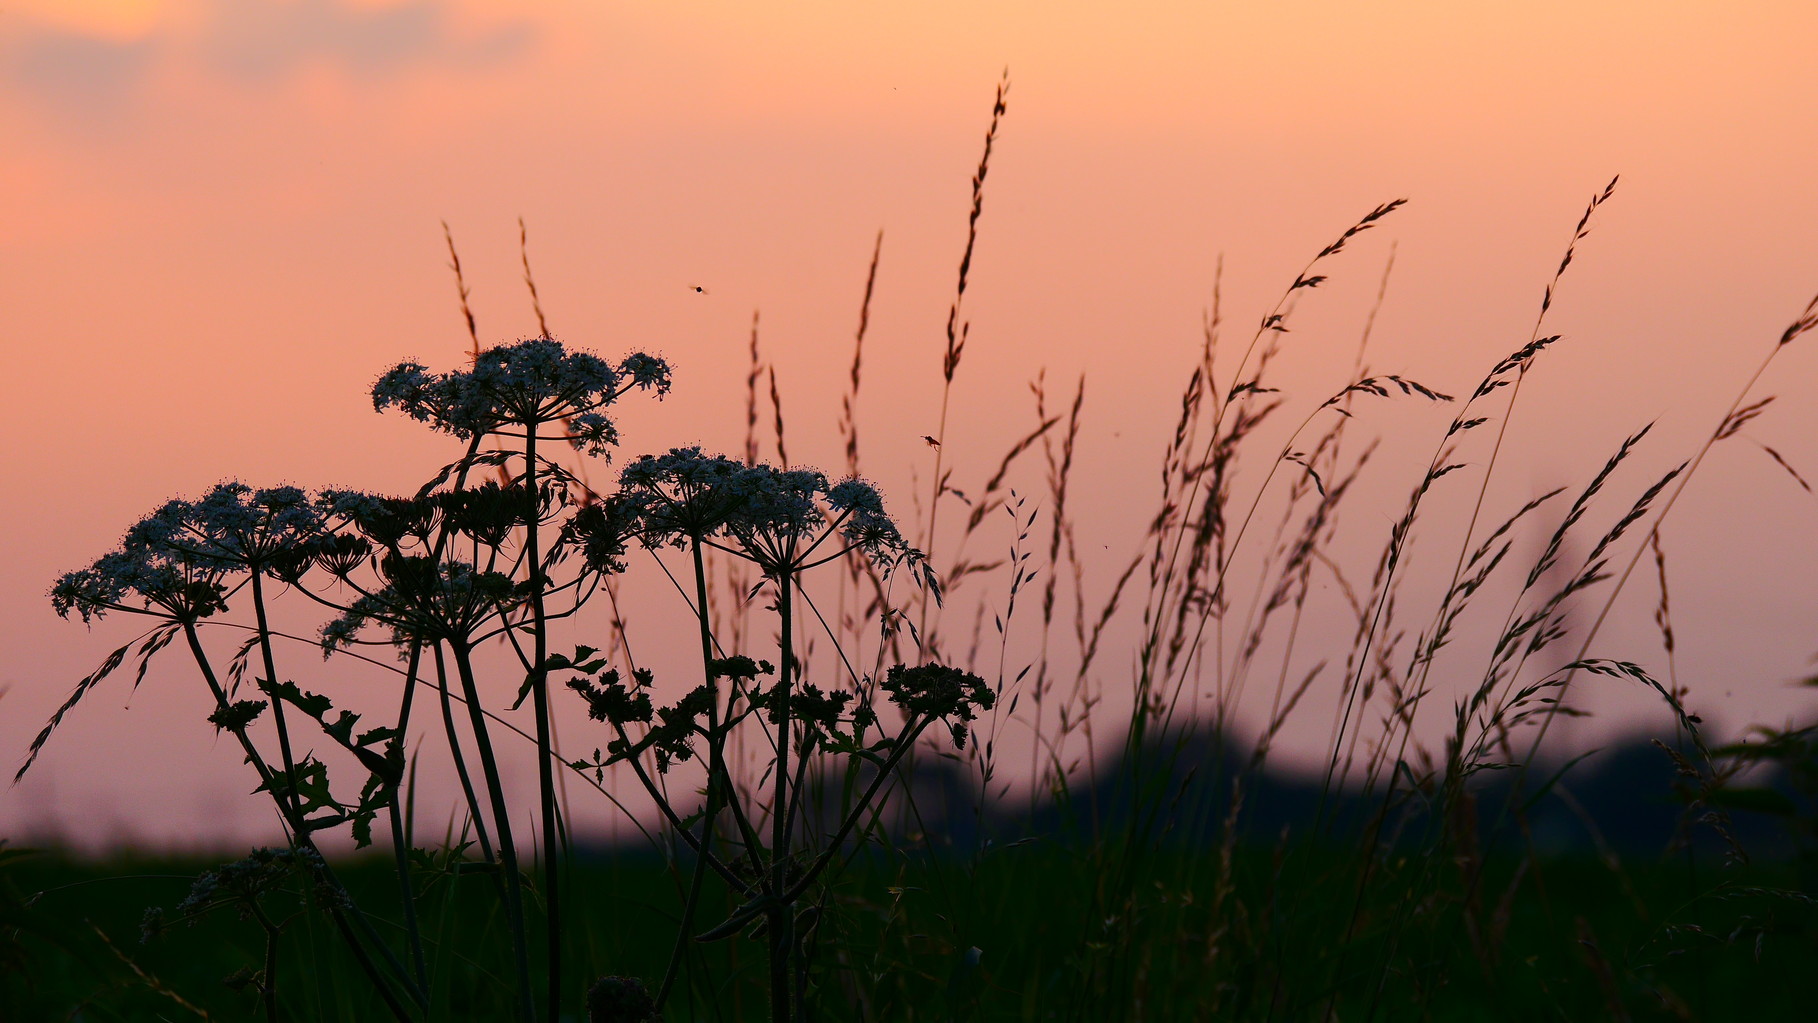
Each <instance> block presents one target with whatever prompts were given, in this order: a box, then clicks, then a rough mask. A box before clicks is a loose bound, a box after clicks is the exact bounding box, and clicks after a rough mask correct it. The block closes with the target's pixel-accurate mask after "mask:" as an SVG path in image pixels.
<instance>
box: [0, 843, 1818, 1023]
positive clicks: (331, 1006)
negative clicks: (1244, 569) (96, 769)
mask: <svg viewBox="0 0 1818 1023" xmlns="http://www.w3.org/2000/svg"><path fill="white" fill-rule="evenodd" d="M8 864H9V866H8V869H7V871H6V874H5V885H6V891H7V903H6V907H5V909H6V914H7V915H6V918H5V919H6V929H5V930H0V939H3V940H4V944H0V952H3V953H4V955H5V957H6V967H7V969H6V972H5V974H4V980H0V1007H4V1008H5V1010H6V1014H5V1017H4V1018H5V1019H8V1020H20V1021H26V1020H62V1019H68V1020H159V1019H169V1020H180V1019H200V1018H204V1017H206V1018H210V1019H220V1020H237V1019H250V1018H254V1017H256V1016H257V1015H258V1014H259V1012H260V1005H259V998H258V996H257V994H256V993H255V992H254V991H253V990H252V989H251V987H250V986H248V985H246V984H245V983H243V982H242V983H240V984H238V986H236V984H235V978H244V977H246V976H247V975H248V974H250V973H251V972H252V971H254V970H257V969H260V968H261V967H262V965H263V963H262V956H263V954H264V953H263V944H264V943H263V938H262V933H261V931H260V928H259V927H258V926H257V925H256V924H255V923H254V922H252V921H248V920H241V919H237V918H236V914H234V913H232V912H226V911H224V912H219V913H216V914H213V915H212V916H210V917H209V918H207V919H205V920H203V921H202V922H201V923H199V924H197V925H195V926H194V927H189V926H185V925H177V928H176V930H175V931H174V932H173V933H168V934H166V935H164V936H163V937H162V938H158V939H155V940H153V941H151V942H149V943H142V942H141V934H140V931H141V921H142V918H143V916H144V913H145V910H146V909H147V908H148V907H153V906H157V907H163V908H165V909H167V910H168V909H169V908H171V907H173V906H175V905H176V904H177V903H178V902H179V901H180V900H181V899H182V898H183V897H184V896H185V895H186V893H187V892H188V891H189V888H190V885H191V883H192V881H193V880H194V877H195V875H196V874H197V873H199V872H200V871H201V870H202V869H205V868H206V867H207V866H209V865H208V864H202V863H196V862H179V861H162V860H136V859H117V860H112V861H105V862H83V861H73V860H67V859H61V858H58V857H55V856H53V855H49V854H40V855H31V856H15V857H14V858H12V859H11V860H9V861H8ZM1132 871H1137V872H1140V873H1141V874H1142V876H1143V878H1144V883H1141V884H1134V885H1129V886H1127V887H1125V886H1124V885H1122V884H1121V883H1120V876H1121V875H1125V874H1128V873H1129V872H1132ZM1529 872H1530V875H1531V876H1528V877H1526V878H1524V881H1523V884H1522V886H1521V888H1520V890H1519V892H1518V894H1517V895H1516V897H1515V898H1513V899H1512V900H1508V901H1507V902H1506V904H1501V897H1502V894H1503V893H1504V892H1505V891H1506V890H1507V889H1508V879H1509V876H1510V865H1509V864H1507V863H1502V862H1495V863H1491V864H1490V865H1488V867H1487V869H1486V870H1485V871H1484V875H1483V879H1482V881H1481V884H1480V889H1479V891H1480V896H1479V899H1478V904H1477V905H1473V904H1472V899H1471V898H1470V897H1469V896H1468V895H1467V894H1466V892H1465V889H1464V887H1463V885H1462V884H1461V880H1460V878H1461V875H1460V873H1459V872H1458V871H1457V870H1456V869H1453V866H1452V865H1445V866H1442V867H1440V868H1439V869H1438V870H1437V872H1435V870H1434V865H1433V864H1431V863H1430V862H1429V861H1427V860H1425V859H1422V858H1418V857H1415V858H1406V857H1400V856H1390V857H1389V858H1387V859H1385V860H1382V861H1380V862H1378V863H1376V864H1374V865H1373V867H1372V869H1371V876H1370V877H1369V878H1368V879H1367V880H1366V879H1365V878H1364V876H1363V871H1362V869H1361V865H1360V864H1358V863H1356V862H1355V861H1354V860H1353V858H1352V849H1351V847H1336V848H1332V849H1329V850H1323V851H1314V850H1312V849H1311V848H1310V847H1309V845H1308V844H1306V843H1291V844H1288V845H1283V846H1280V847H1279V849H1270V848H1265V847H1256V846H1249V845H1245V846H1241V847H1239V848H1237V849H1235V850H1234V851H1233V859H1232V864H1231V867H1230V870H1229V874H1228V880H1227V878H1226V876H1225V872H1224V869H1223V868H1222V867H1221V857H1220V855H1219V852H1218V851H1217V850H1211V851H1208V852H1205V853H1203V854H1195V855H1187V854H1183V853H1181V852H1167V853H1160V852H1144V853H1137V854H1134V855H1132V854H1131V852H1129V851H1128V850H1117V849H1113V848H1099V849H1096V850H1089V849H1086V848H1083V847H1072V848H1067V847H1060V846H1057V845H1055V844H1051V843H1045V842H1033V843H1029V844H1025V845H1022V846H1018V847H1014V848H994V849H989V850H986V851H985V852H984V853H983V854H982V855H981V856H978V857H973V858H968V857H964V856H961V855H958V854H955V853H944V854H940V855H934V856H930V855H928V854H927V853H925V852H922V853H917V852H912V851H901V852H898V853H895V854H890V855H885V854H879V855H877V856H874V857H872V858H869V859H865V860H860V861H858V862H857V863H855V864H854V866H853V868H852V869H850V870H849V871H848V872H847V873H846V874H845V875H844V876H843V877H842V878H841V879H840V880H839V881H838V882H837V883H836V884H835V885H834V886H832V888H831V890H830V892H829V898H828V900H827V901H828V904H827V905H824V906H823V907H822V908H823V910H824V911H823V913H822V914H821V915H820V917H819V924H818V928H819V929H818V930H817V931H816V932H815V933H814V934H813V940H814V941H815V943H816V945H817V949H816V952H817V955H816V957H815V961H814V966H813V968H812V974H811V976H810V978H809V980H810V986H809V991H810V997H809V999H808V1002H807V1004H808V1006H809V1011H810V1014H811V1016H812V1018H815V1019H826V1020H848V1019H851V1020H857V1019H866V1020H1012V1019H1015V1020H1024V1019H1027V1020H1113V1019H1141V1020H1210V1019H1258V1020H1262V1019H1290V1020H1291V1019H1327V1018H1329V1019H1340V1020H1362V1019H1371V1018H1374V1019H1383V1020H1397V1019H1436V1020H1476V1019H1506V1020H1538V1019H1560V1020H1589V1019H1617V1018H1634V1019H1701V1020H1764V1019H1796V1018H1802V1016H1803V1013H1804V1011H1805V1009H1806V1007H1808V1006H1809V1005H1810V1004H1811V1001H1812V998H1813V997H1814V996H1815V995H1818V974H1815V973H1814V971H1813V970H1811V968H1810V964H1811V963H1812V962H1813V961H1814V954H1815V953H1818V912H1814V910H1813V908H1812V907H1811V906H1810V905H1807V904H1805V903H1803V902H1801V901H1799V900H1798V899H1791V898H1787V897H1783V896H1777V895H1775V894H1771V893H1770V890H1782V889H1789V888H1794V887H1796V886H1797V880H1798V879H1797V878H1796V877H1794V876H1793V873H1792V870H1791V868H1790V867H1786V866H1774V865H1759V866H1748V867H1738V868H1730V869H1725V868H1722V867H1720V866H1716V865H1713V864H1710V863H1703V864H1694V863H1692V862H1691V861H1690V860H1688V859H1687V858H1684V857H1675V858H1670V859H1664V860H1662V859H1655V858H1642V859H1630V860H1627V861H1625V862H1623V863H1622V864H1620V866H1618V867H1615V868H1614V869H1613V868H1612V865H1611V864H1610V863H1608V862H1605V861H1602V860H1599V859H1598V858H1595V857H1584V858H1556V859H1551V860H1545V861H1541V862H1539V863H1538V864H1536V865H1535V866H1533V867H1532V868H1530V871H1529ZM1436 873H1437V875H1440V876H1435V875H1436ZM343 876H344V878H345V879H346V881H347V883H348V886H349V888H350V890H351V891H352V892H353V893H354V895H355V896H356V897H361V896H365V895H371V896H373V897H375V899H376V898H377V897H379V896H380V895H381V893H382V892H383V891H384V889H385V888H386V887H387V886H388V885H389V884H390V883H391V875H390V870H389V865H388V864H386V863H384V862H382V861H376V860H375V861H366V862H355V863H349V864H346V865H345V867H344V869H343ZM569 877H570V880H571V884H572V888H571V891H572V896H571V897H572V898H574V899H575V903H574V905H575V907H576V912H575V914H574V917H573V919H574V920H575V921H576V922H577V923H576V927H575V928H574V930H573V931H572V932H571V935H570V938H571V946H570V948H571V957H572V962H573V963H574V964H575V965H576V967H577V969H578V970H579V971H581V972H584V973H585V974H586V975H587V976H588V977H593V976H598V975H604V974H627V975H636V976H653V975H658V974H660V972H661V971H662V969H663V965H664V962H665V960H666V958H667V956H668V951H669V949H668V941H669V940H670V938H671V937H672V936H673V934H674V927H675V919H676V914H677V911H678V909H679V906H680V902H681V890H682V886H683V884H684V882H685V875H684V874H681V873H678V872H677V871H675V870H671V869H669V868H667V867H665V865H664V864H663V863H662V862H661V861H660V860H658V859H656V858H654V857H651V856H648V855H642V856H640V855H638V854H630V853H626V854H609V853H602V854H600V855H599V856H597V857H577V859H576V862H575V863H574V865H573V866H572V868H571V870H570V872H569ZM1360 884H1361V885H1362V888H1363V895H1362V898H1361V900H1360V899H1359V898H1358V893H1359V887H1360ZM291 888H293V889H294V888H295V886H291ZM22 899H23V901H21V900H22ZM306 902H307V899H306V898H304V897H302V896H301V894H300V893H299V892H297V891H294V890H287V891H285V892H282V893H274V894H272V895H270V896H267V898H266V900H265V904H266V907H267V912H268V913H269V914H270V915H271V916H273V917H274V918H279V919H282V918H284V917H288V916H294V920H293V921H292V922H291V923H290V924H289V925H288V926H287V927H286V928H285V932H284V933H285V941H284V946H283V951H282V955H283V958H282V959H281V960H280V962H279V964H278V970H279V972H280V975H281V977H283V980H282V982H281V987H282V990H283V1000H282V1003H281V1014H282V1017H283V1018H286V1019H300V1020H314V1019H320V1020H328V1019H338V1020H365V1019H374V1020H377V1019H384V1018H388V1014H387V1013H386V1012H385V1011H384V1009H383V1007H382V1006H379V1005H376V1004H374V1003H373V1000H372V998H371V995H370V993H369V992H368V991H367V990H366V981H365V978H364V977H363V976H361V975H360V974H359V972H358V971H357V970H355V969H353V968H352V966H351V965H350V964H349V963H346V962H344V961H342V960H343V959H344V958H345V953H344V951H343V949H342V948H341V947H340V945H339V943H338V942H337V941H336V939H335V937H334V935H332V934H331V933H329V932H328V930H327V926H326V924H325V922H324V920H323V918H322V916H321V915H320V914H317V913H312V912H310V911H309V909H308V906H307V905H306ZM420 905H421V906H422V908H423V911H424V912H425V913H426V914H427V919H426V921H425V927H426V930H427V932H428V933H429V934H430V935H432V936H433V941H434V943H435V945H436V946H437V949H438V951H445V952H447V953H452V954H438V955H437V956H436V957H435V962H436V963H437V964H438V967H437V973H436V974H435V975H434V976H433V978H432V988H433V998H434V1008H433V1009H432V1013H431V1018H435V1019H447V1020H490V1019H497V1018H501V1017H502V1016H503V1015H505V1014H507V1013H509V1011H510V1006H509V1002H508V998H507V995H508V993H509V987H510V985H509V983H507V982H505V980H503V979H502V978H504V977H505V976H506V975H507V974H508V972H509V968H510V967H509V964H508V963H507V962H506V961H505V956H504V955H503V954H502V947H501V945H500V943H498V942H497V941H495V940H492V938H491V935H492V933H493V932H494V931H495V929H496V928H498V927H499V926H501V922H500V920H499V919H498V912H499V911H498V899H497V898H496V897H495V895H494V894H493V892H492V891H491V890H490V882H489V881H488V880H487V879H485V878H484V877H481V876H467V877H461V878H458V879H454V880H453V882H452V883H451V881H450V879H448V878H442V879H441V880H440V881H438V883H437V888H436V889H434V890H433V891H432V893H431V894H430V895H429V896H428V897H426V898H424V899H422V901H421V903H420ZM713 908H714V909H724V908H726V907H723V906H716V907H713ZM975 949H976V950H977V951H976V952H973V951H972V950H975ZM695 955H696V957H695V958H693V959H692V960H691V962H690V964H689V967H690V968H689V970H688V971H687V972H688V974H690V975H692V976H695V977H709V976H710V977H712V978H713V980H712V981H711V984H710V985H707V984H700V983H696V984H691V985H689V986H688V988H687V989H686V990H685V991H684V992H679V993H678V997H677V998H675V999H673V1000H672V1001H671V1004H670V1006H669V1007H668V1009H667V1011H666V1014H665V1018H666V1019H668V1020H670V1021H680V1020H744V1019H752V1018H761V1017H762V1015H763V1013H764V1011H765V1008H766V1002H765V991H764V981H765V976H764V963H763V956H762V954H761V952H760V951H758V950H756V949H754V948H753V947H751V946H750V945H749V944H747V943H742V942H721V943H717V944H712V945H704V946H699V950H698V952H697V953H696V954H695ZM741 956H742V958H741ZM577 983H578V982H577Z"/></svg>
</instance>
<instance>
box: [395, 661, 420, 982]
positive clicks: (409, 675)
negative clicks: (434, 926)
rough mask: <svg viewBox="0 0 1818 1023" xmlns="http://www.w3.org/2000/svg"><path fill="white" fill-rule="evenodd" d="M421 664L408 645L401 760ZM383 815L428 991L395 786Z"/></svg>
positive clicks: (415, 965)
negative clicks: (389, 833) (388, 819)
mask: <svg viewBox="0 0 1818 1023" xmlns="http://www.w3.org/2000/svg"><path fill="white" fill-rule="evenodd" d="M422 661H423V642H422V640H412V641H411V644H410V666H409V667H408V668H407V669H406V671H405V677H404V703H403V706H402V707H400V708H399V709H398V738H397V740H396V741H397V742H398V744H399V751H400V753H399V755H400V756H402V748H403V742H404V736H405V733H406V731H407V730H408V728H409V727H410V709H411V704H412V702H413V698H414V697H415V696H416V692H417V687H416V680H417V668H418V667H419V666H420V665H421V664H422ZM386 814H387V816H388V817H389V818H390V823H391V852H392V858H393V859H394V860H395V861H396V862H397V872H398V896H399V898H400V899H402V900H403V906H404V933H405V934H406V935H407V936H408V938H409V942H410V965H411V968H412V970H413V971H415V974H416V980H417V987H419V988H421V989H423V990H424V991H428V990H429V970H428V967H427V966H426V964H425V960H424V956H423V929H422V926H421V925H420V924H419V923H418V921H417V898H416V891H415V889H413V888H412V887H411V883H410V842H409V838H408V828H407V827H406V825H405V822H404V818H403V812H402V809H401V808H400V807H399V805H398V785H397V784H396V783H393V784H392V786H391V798H390V799H388V800H387V801H386Z"/></svg>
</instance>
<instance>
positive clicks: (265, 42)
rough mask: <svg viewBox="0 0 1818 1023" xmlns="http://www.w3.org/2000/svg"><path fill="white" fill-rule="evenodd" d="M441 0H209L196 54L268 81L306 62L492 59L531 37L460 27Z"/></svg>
mask: <svg viewBox="0 0 1818 1023" xmlns="http://www.w3.org/2000/svg"><path fill="white" fill-rule="evenodd" d="M453 21H454V19H453V18H452V17H451V16H450V11H449V7H448V5H447V4H446V3H443V2H440V0H410V2H407V3H401V4H394V5H390V6H380V7H374V6H356V5H354V4H350V3H348V2H347V0H258V2H248V0H210V3H209V5H208V9H207V17H206V18H205V20H204V23H203V32H202V37H201V40H200V54H199V55H200V56H201V57H202V58H203V60H204V61H206V62H207V63H208V64H209V65H210V66H211V67H213V68H215V69H217V70H219V71H221V72H223V73H224V74H227V75H228V76H230V77H233V78H236V79H240V80H242V81H255V80H269V79H272V78H279V77H283V76H285V75H288V74H291V73H293V72H295V71H296V70H297V69H299V68H301V67H303V66H305V65H307V64H311V63H327V64H330V65H334V66H337V67H340V68H342V69H343V70H346V71H348V72H351V73H354V74H359V75H366V76H376V75H384V74H389V73H395V72H398V71H402V70H406V69H409V68H411V67H417V66H422V65H426V64H428V65H439V66H443V67H453V68H464V67H476V66H486V65H490V64H495V63H498V62H500V61H503V60H508V59H510V58H511V57H513V56H516V55H518V54H520V53H522V52H523V51H525V50H526V49H527V48H528V47H529V46H530V44H531V43H532V42H533V40H534V34H535V33H534V31H533V29H532V27H531V26H530V24H529V23H528V22H524V21H517V22H513V23H510V24H507V25H504V26H500V27H497V28H493V29H490V30H487V31H484V32H481V33H479V34H469V33H465V32H462V31H461V30H460V29H459V28H458V27H457V26H456V25H454V23H453Z"/></svg>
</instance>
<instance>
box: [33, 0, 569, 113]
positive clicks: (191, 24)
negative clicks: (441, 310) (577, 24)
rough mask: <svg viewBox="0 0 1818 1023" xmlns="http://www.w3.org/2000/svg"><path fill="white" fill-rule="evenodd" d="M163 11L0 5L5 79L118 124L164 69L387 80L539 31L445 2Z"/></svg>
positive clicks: (261, 80)
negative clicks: (60, 14) (136, 17)
mask: <svg viewBox="0 0 1818 1023" xmlns="http://www.w3.org/2000/svg"><path fill="white" fill-rule="evenodd" d="M165 13H166V15H167V16H166V17H164V18H163V20H162V21H160V22H158V23H156V24H153V25H149V26H147V27H146V30H145V31H144V32H141V33H138V34H136V35H123V34H122V33H119V32H106V31H101V30H100V29H101V28H104V27H105V26H90V28H91V29H93V30H85V29H84V28H83V27H82V26H81V25H79V24H77V23H74V22H69V23H56V22H53V21H50V20H45V19H33V18H31V17H30V16H19V15H12V16H9V15H8V14H7V12H5V11H4V10H0V27H3V28H4V29H5V31H4V33H0V84H3V85H5V86H7V87H8V91H10V92H12V93H13V94H14V95H16V96H19V97H21V98H23V99H25V101H26V102H28V103H30V104H31V105H32V106H35V107H38V108H39V109H40V110H42V111H44V112H45V113H47V114H49V115H51V116H53V117H55V118H58V119H69V118H78V119H80V118H92V119H96V120H98V121H100V122H102V123H112V122H113V121H115V120H117V119H119V118H120V117H121V116H123V115H124V114H126V113H129V112H130V111H131V109H132V108H133V106H134V100H135V97H136V96H137V95H139V93H140V92H141V90H143V89H144V88H145V87H146V86H147V85H148V84H149V82H150V80H151V78H152V77H153V75H154V74H155V73H156V71H157V70H158V68H159V66H160V65H164V64H169V65H174V66H177V67H181V68H200V69H202V70H204V71H205V72H211V73H213V74H214V75H216V76H219V77H221V78H224V79H226V80H228V81H230V82H234V83H238V84H241V85H257V84H267V83H272V82H276V81H282V80H283V79H285V78H287V77H289V76H291V75H294V74H296V73H297V72H299V71H301V70H303V69H305V68H307V67H310V66H322V65H327V66H330V67H334V68H337V69H339V70H341V71H343V72H345V73H347V74H350V75H354V76H358V77H362V78H382V77H387V76H392V75H397V74H402V73H407V72H410V71H413V70H418V69H422V68H438V69H443V70H452V71H457V72H458V71H466V70H480V69H485V68H490V67H495V66H498V65H500V64H502V63H507V62H509V61H511V60H514V59H516V58H519V57H522V56H523V55H525V54H526V53H528V52H529V51H530V50H531V49H532V48H533V47H534V45H535V43H536V37H537V31H536V27H535V26H534V25H533V24H532V23H531V22H530V21H528V20H524V19H517V20H513V21H510V22H506V23H503V24H496V23H495V24H493V25H489V26H485V27H476V26H472V25H467V24H462V23H461V21H460V19H459V18H457V16H456V14H455V12H454V11H453V9H452V5H451V4H450V3H448V2H447V0H403V2H400V3H392V4H387V5H373V4H370V3H360V2H358V0H198V2H197V3H195V4H193V5H188V6H185V7H171V8H166V10H165ZM179 15H181V16H179Z"/></svg>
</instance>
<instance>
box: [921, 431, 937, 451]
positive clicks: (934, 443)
mask: <svg viewBox="0 0 1818 1023" xmlns="http://www.w3.org/2000/svg"><path fill="white" fill-rule="evenodd" d="M922 439H923V440H925V441H927V442H928V446H929V447H931V448H938V447H940V446H941V442H940V441H938V440H935V439H934V438H933V437H930V436H928V435H927V434H923V435H922Z"/></svg>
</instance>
